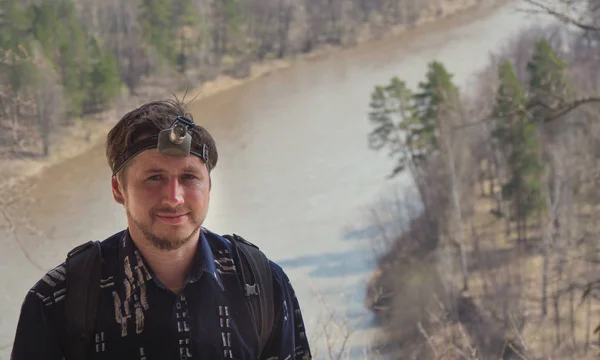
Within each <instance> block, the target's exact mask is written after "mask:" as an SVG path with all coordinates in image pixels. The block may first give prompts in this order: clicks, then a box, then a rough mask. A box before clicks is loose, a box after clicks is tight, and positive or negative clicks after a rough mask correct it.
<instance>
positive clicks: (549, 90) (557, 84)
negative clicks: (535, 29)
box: [527, 38, 568, 122]
mask: <svg viewBox="0 0 600 360" xmlns="http://www.w3.org/2000/svg"><path fill="white" fill-rule="evenodd" d="M566 68H567V63H566V62H565V61H564V60H563V59H561V58H560V56H558V54H556V52H554V50H553V49H552V46H551V45H550V43H549V42H548V41H547V40H546V39H544V38H542V39H540V40H539V41H538V42H537V43H536V44H535V52H534V54H533V57H532V59H531V60H530V61H529V63H528V64H527V70H528V72H529V74H530V81H529V88H530V95H529V106H530V107H531V108H532V110H531V113H532V116H533V119H534V120H535V121H537V122H543V121H544V120H545V118H546V117H547V116H548V115H549V114H550V112H551V111H552V109H556V108H558V107H560V106H561V105H563V104H564V103H565V102H566V97H567V92H568V85H567V81H566V79H565V70H566Z"/></svg>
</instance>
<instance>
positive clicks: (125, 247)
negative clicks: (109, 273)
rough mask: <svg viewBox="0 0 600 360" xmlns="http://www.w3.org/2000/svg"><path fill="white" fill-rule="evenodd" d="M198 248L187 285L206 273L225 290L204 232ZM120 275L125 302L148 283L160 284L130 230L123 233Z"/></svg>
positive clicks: (120, 246) (120, 243) (120, 248)
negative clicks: (152, 281) (151, 281)
mask: <svg viewBox="0 0 600 360" xmlns="http://www.w3.org/2000/svg"><path fill="white" fill-rule="evenodd" d="M198 240H199V241H198V247H197V249H196V253H195V256H194V262H193V264H192V269H191V271H190V273H189V274H188V277H187V279H186V281H185V284H186V285H188V284H190V283H193V282H196V281H198V280H199V279H200V277H201V276H202V274H203V273H206V274H207V275H209V276H210V277H211V278H213V279H214V280H215V281H216V282H217V284H218V285H219V287H220V288H221V290H223V291H224V290H225V287H224V286H223V282H222V280H221V277H220V275H219V273H218V272H217V269H216V266H215V258H214V255H213V252H212V249H211V247H210V246H209V244H208V241H207V240H206V237H205V236H204V232H203V231H200V237H199V239H198ZM119 274H120V277H121V280H122V284H123V295H124V298H125V300H129V299H130V298H131V297H132V296H133V295H134V294H135V293H136V292H137V290H138V289H140V288H142V287H145V286H144V285H146V283H147V282H148V281H150V280H154V281H155V282H156V283H157V285H159V286H162V287H164V285H162V284H160V281H158V279H157V278H155V277H154V276H153V273H152V269H151V268H150V266H148V264H147V263H146V260H145V259H144V257H143V255H142V253H141V252H140V251H139V249H138V248H137V246H136V245H135V243H134V242H133V240H132V239H131V235H130V233H129V229H127V230H125V231H124V232H123V235H122V236H121V240H120V242H119Z"/></svg>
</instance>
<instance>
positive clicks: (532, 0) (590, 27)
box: [525, 0, 600, 32]
mask: <svg viewBox="0 0 600 360" xmlns="http://www.w3.org/2000/svg"><path fill="white" fill-rule="evenodd" d="M525 2H526V3H528V4H531V5H533V6H535V7H537V8H538V9H539V10H538V11H536V12H537V13H546V14H548V15H552V16H554V17H555V18H557V19H558V20H560V21H562V22H563V23H566V24H570V25H574V26H576V27H578V28H580V29H581V30H585V31H597V32H600V26H598V25H594V24H589V23H586V22H583V21H581V20H580V19H576V18H574V17H572V16H570V15H567V14H564V13H562V12H559V11H557V10H555V9H553V8H552V7H550V6H548V5H546V4H542V3H541V2H539V1H538V0H525Z"/></svg>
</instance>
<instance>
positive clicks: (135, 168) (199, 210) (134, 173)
mask: <svg viewBox="0 0 600 360" xmlns="http://www.w3.org/2000/svg"><path fill="white" fill-rule="evenodd" d="M122 171H126V174H125V176H124V177H122V179H123V182H124V183H119V181H117V179H116V177H113V180H112V188H113V196H114V197H115V200H116V201H117V202H119V203H120V204H123V205H124V206H125V210H126V212H127V219H128V224H129V231H130V232H131V235H132V237H134V238H136V239H139V238H145V239H146V240H148V241H149V242H150V243H151V244H152V245H153V246H155V247H156V248H158V249H162V250H175V249H178V248H180V247H181V246H182V245H184V244H185V243H187V242H188V241H189V240H191V239H193V238H194V237H198V236H199V233H198V231H199V229H200V226H201V225H202V223H203V222H204V219H205V218H206V213H207V211H208V203H209V199H210V186H209V181H210V179H209V174H208V170H207V168H206V166H205V165H204V163H203V162H202V161H201V160H200V159H199V158H198V157H197V156H193V155H191V156H188V157H172V156H166V155H163V154H161V153H159V152H158V150H155V149H152V150H146V151H144V152H142V153H140V154H139V155H137V156H136V157H135V158H134V159H133V160H132V161H131V162H130V164H129V165H128V166H127V168H125V169H123V170H122Z"/></svg>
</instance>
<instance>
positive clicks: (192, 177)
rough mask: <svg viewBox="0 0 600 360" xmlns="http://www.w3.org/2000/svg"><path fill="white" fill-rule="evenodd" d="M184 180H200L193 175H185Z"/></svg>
mask: <svg viewBox="0 0 600 360" xmlns="http://www.w3.org/2000/svg"><path fill="white" fill-rule="evenodd" d="M183 178H184V179H186V180H195V179H198V178H197V177H196V176H195V175H192V174H185V175H183Z"/></svg>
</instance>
